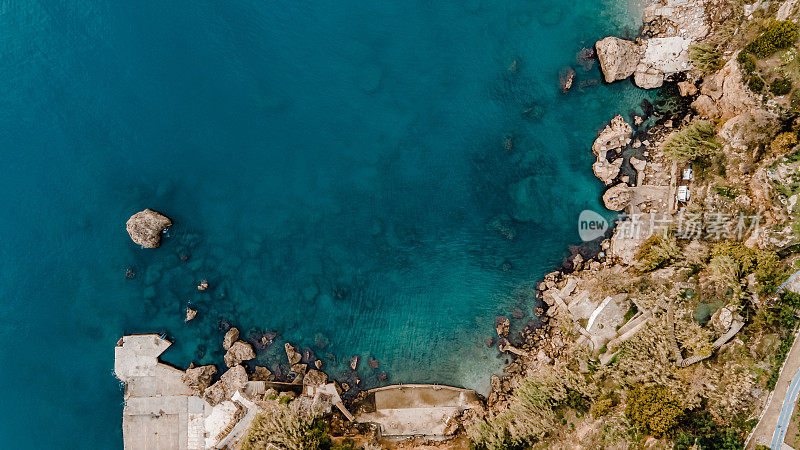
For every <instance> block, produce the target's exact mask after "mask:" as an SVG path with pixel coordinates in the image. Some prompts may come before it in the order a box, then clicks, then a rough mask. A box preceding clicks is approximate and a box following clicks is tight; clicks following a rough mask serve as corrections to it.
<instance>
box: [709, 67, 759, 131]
mask: <svg viewBox="0 0 800 450" xmlns="http://www.w3.org/2000/svg"><path fill="white" fill-rule="evenodd" d="M700 93H701V94H702V95H705V96H708V98H710V99H711V100H712V101H713V103H714V104H715V106H716V111H715V112H714V114H715V115H708V117H711V118H717V117H719V118H722V119H730V118H731V117H734V116H737V115H739V114H742V113H744V112H747V111H751V110H754V109H758V106H757V105H758V102H757V100H756V98H755V95H754V94H753V93H752V92H751V91H750V89H748V88H747V87H746V86H745V85H744V84H743V83H742V73H741V72H740V71H739V63H737V62H736V58H735V57H732V58H731V59H730V61H728V62H727V63H726V64H725V65H724V66H723V67H722V69H720V70H719V71H718V72H716V73H715V74H713V75H711V76H709V77H706V79H705V80H703V85H702V86H701V88H700ZM702 95H701V97H702ZM703 101H704V102H707V101H706V100H703ZM695 109H697V108H695ZM711 111H712V110H706V112H707V113H709V114H711ZM698 113H700V111H699V110H698Z"/></svg>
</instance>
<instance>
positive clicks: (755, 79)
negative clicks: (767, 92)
mask: <svg viewBox="0 0 800 450" xmlns="http://www.w3.org/2000/svg"><path fill="white" fill-rule="evenodd" d="M747 87H749V88H750V90H751V91H753V92H756V93H758V92H761V91H763V90H764V80H762V79H761V77H760V76H758V75H753V76H752V77H751V78H750V81H748V82H747Z"/></svg>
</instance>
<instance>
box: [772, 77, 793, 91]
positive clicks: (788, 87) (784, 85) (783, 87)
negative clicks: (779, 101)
mask: <svg viewBox="0 0 800 450" xmlns="http://www.w3.org/2000/svg"><path fill="white" fill-rule="evenodd" d="M769 91H770V92H772V93H773V94H775V95H786V94H788V93H789V92H791V91H792V82H791V81H790V80H788V79H786V78H778V79H777V80H775V81H773V82H772V83H771V84H770V85H769Z"/></svg>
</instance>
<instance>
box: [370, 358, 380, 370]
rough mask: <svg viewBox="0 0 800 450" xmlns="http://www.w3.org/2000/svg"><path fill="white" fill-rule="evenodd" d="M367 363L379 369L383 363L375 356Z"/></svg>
mask: <svg viewBox="0 0 800 450" xmlns="http://www.w3.org/2000/svg"><path fill="white" fill-rule="evenodd" d="M367 365H368V366H369V367H370V368H372V369H377V368H378V367H380V366H381V363H380V362H378V360H377V359H375V358H370V359H368V360H367Z"/></svg>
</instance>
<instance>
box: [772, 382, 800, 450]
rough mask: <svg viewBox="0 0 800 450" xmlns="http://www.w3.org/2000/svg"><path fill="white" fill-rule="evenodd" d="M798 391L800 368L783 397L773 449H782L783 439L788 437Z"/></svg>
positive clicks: (799, 390)
mask: <svg viewBox="0 0 800 450" xmlns="http://www.w3.org/2000/svg"><path fill="white" fill-rule="evenodd" d="M798 393H800V369H798V370H797V372H795V374H794V378H792V382H791V383H790V384H789V389H788V390H787V391H786V397H784V398H783V406H782V407H781V415H780V416H778V426H777V427H776V428H775V433H774V434H773V435H772V444H771V445H770V448H771V449H772V450H780V448H781V447H782V446H783V440H784V439H786V430H787V429H788V428H789V420H790V419H791V418H792V411H794V404H795V402H797V394H798Z"/></svg>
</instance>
